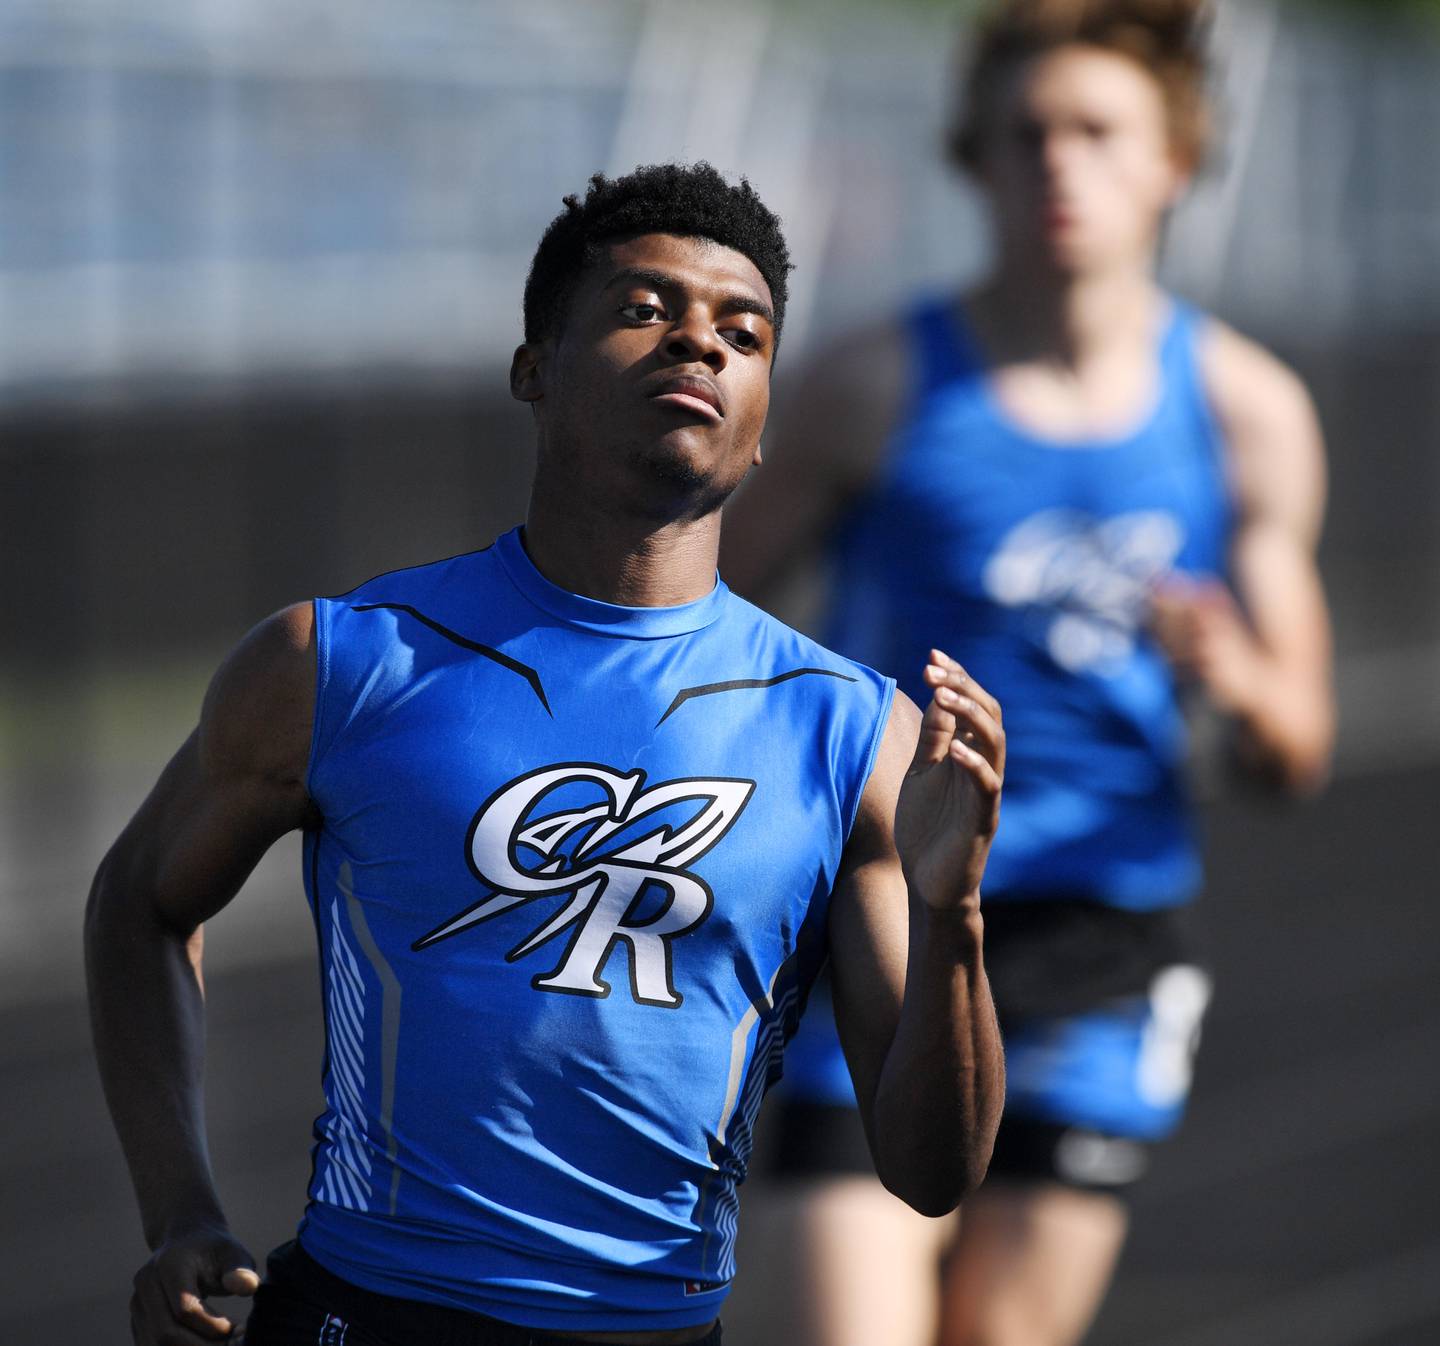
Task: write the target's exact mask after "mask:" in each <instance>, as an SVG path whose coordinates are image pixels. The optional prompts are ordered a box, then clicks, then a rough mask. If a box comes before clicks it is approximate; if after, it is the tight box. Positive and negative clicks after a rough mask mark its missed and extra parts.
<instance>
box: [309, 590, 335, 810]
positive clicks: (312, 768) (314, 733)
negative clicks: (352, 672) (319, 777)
mask: <svg viewBox="0 0 1440 1346" xmlns="http://www.w3.org/2000/svg"><path fill="white" fill-rule="evenodd" d="M311 608H312V611H313V612H314V626H315V715H314V719H313V721H312V723H311V726H310V756H309V758H308V759H307V760H306V763H305V792H306V794H308V795H309V796H310V798H311V799H314V798H315V772H316V769H317V768H318V766H319V764H320V759H321V757H322V756H323V755H324V751H325V746H326V745H328V741H329V735H328V733H327V732H326V730H327V728H328V725H327V717H326V708H327V698H326V692H327V691H328V690H329V686H330V600H329V599H325V598H314V599H311Z"/></svg>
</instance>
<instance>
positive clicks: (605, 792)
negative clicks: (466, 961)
mask: <svg viewBox="0 0 1440 1346" xmlns="http://www.w3.org/2000/svg"><path fill="white" fill-rule="evenodd" d="M754 790H755V782H754V781H748V780H727V779H720V780H674V781H665V782H663V783H662V784H659V785H652V786H650V788H649V789H646V788H645V773H644V772H643V771H639V770H636V771H629V772H620V771H613V770H611V769H610V768H609V767H607V766H601V765H599V764H597V763H595V762H563V763H560V764H558V765H556V766H548V767H541V768H540V769H539V770H538V771H531V772H528V773H527V774H525V775H523V776H521V777H519V778H518V779H516V780H513V781H511V782H510V783H509V784H508V785H502V786H501V787H500V789H498V790H497V791H496V792H495V793H494V794H493V795H491V796H490V798H489V799H488V800H486V802H485V803H484V804H483V805H482V806H481V808H480V811H479V812H478V813H476V815H475V818H474V821H473V822H471V824H470V831H469V835H468V836H467V838H466V858H467V860H468V861H469V864H470V869H471V871H472V872H473V873H474V875H475V877H476V878H477V879H479V880H480V882H481V883H482V884H484V885H485V886H486V887H487V888H488V889H490V892H489V894H488V895H487V896H485V897H482V898H481V899H480V900H479V901H478V902H475V903H473V904H472V905H471V906H469V907H467V908H465V910H464V911H462V912H460V913H459V914H458V915H456V916H453V917H451V918H450V919H449V920H448V921H445V922H444V923H443V924H442V925H439V926H436V928H435V929H434V930H432V931H430V933H429V934H427V935H423V936H421V938H420V939H418V940H416V941H415V943H414V944H413V945H412V946H411V947H412V948H414V949H417V950H419V949H424V948H428V947H429V946H430V945H432V944H436V943H438V942H439V941H440V940H442V939H449V938H450V937H451V936H452V935H458V934H459V933H460V932H461V931H462V930H468V929H469V928H470V927H471V926H472V925H479V924H480V923H481V922H482V921H489V920H493V919H494V918H495V917H496V916H500V915H503V914H504V913H505V912H507V911H510V910H512V909H513V908H515V907H518V906H521V905H522V904H525V903H530V902H535V901H537V900H539V899H541V898H550V897H560V896H564V897H566V898H567V900H566V901H565V902H564V903H562V904H561V905H560V907H559V909H558V910H554V911H551V912H550V913H549V914H548V915H547V917H546V919H545V920H544V921H542V922H541V924H539V925H538V926H536V927H535V928H534V929H533V930H532V931H531V932H530V934H528V935H527V936H526V937H525V938H524V939H523V940H521V941H520V943H519V944H517V945H515V947H514V948H512V949H511V950H510V952H509V953H507V954H506V955H505V959H506V961H507V962H511V963H513V962H515V961H516V960H517V959H519V958H523V957H525V956H526V954H529V953H533V952H534V951H535V950H536V949H538V948H539V947H540V946H541V945H542V944H544V943H546V941H548V940H550V939H553V938H554V937H555V936H556V935H558V934H560V933H561V932H562V931H564V930H570V931H571V935H570V941H569V943H568V944H567V945H566V948H565V953H564V956H563V957H562V958H561V959H560V962H559V963H558V964H557V966H556V967H555V968H553V969H552V970H551V971H549V972H544V973H540V974H538V975H536V976H535V977H533V978H531V982H530V984H531V985H532V986H534V987H536V988H537V989H538V990H542V991H561V992H564V993H567V994H569V995H586V996H595V997H604V996H608V995H609V994H610V984H609V983H608V982H606V981H603V980H602V979H601V973H602V972H603V971H604V969H605V964H606V962H607V961H608V960H609V958H610V955H611V954H612V953H613V952H614V950H615V948H616V947H617V946H618V945H620V944H622V943H623V944H624V945H625V946H626V948H627V950H628V952H629V955H630V959H629V961H630V988H631V991H632V993H633V994H634V997H635V999H636V1000H637V1001H638V1002H639V1003H640V1004H642V1005H664V1006H666V1007H667V1008H670V1009H674V1008H676V1007H678V1006H679V1004H680V1002H681V999H682V997H681V996H680V995H679V993H678V992H677V991H676V990H675V979H674V973H673V968H672V965H671V945H672V944H673V943H674V942H675V940H677V939H678V938H679V937H680V936H681V935H685V934H688V933H689V932H690V931H692V930H694V929H695V928H696V926H698V925H700V924H701V922H702V921H704V920H705V918H706V917H707V916H708V915H709V914H710V909H711V907H712V906H713V905H714V901H715V898H714V894H713V893H712V892H711V891H710V886H709V884H707V883H706V882H705V880H704V879H702V878H700V877H699V875H697V874H692V873H690V872H689V871H688V870H687V869H686V868H685V866H687V865H690V864H692V863H694V861H696V860H698V859H699V858H700V857H701V856H702V855H704V854H705V853H706V852H707V851H708V850H710V849H711V848H712V847H713V846H714V845H715V844H716V843H717V842H718V841H719V840H720V838H721V837H723V836H724V835H725V834H726V833H727V832H728V831H729V830H730V828H731V827H732V826H734V823H735V820H736V819H737V818H738V817H739V816H740V814H741V811H742V810H743V809H744V808H745V805H746V804H747V803H748V802H749V800H750V796H751V794H753V793H754Z"/></svg>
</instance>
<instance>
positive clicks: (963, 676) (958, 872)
mask: <svg viewBox="0 0 1440 1346" xmlns="http://www.w3.org/2000/svg"><path fill="white" fill-rule="evenodd" d="M924 676H925V684H926V686H928V687H930V688H931V689H932V696H931V698H930V704H929V705H928V706H927V707H926V708H925V717H924V719H923V720H922V721H921V723H920V740H919V742H918V743H917V744H916V745H915V757H914V759H913V760H912V761H911V763H910V769H909V771H907V772H906V773H905V782H904V784H903V785H902V786H901V787H900V801H899V804H898V805H897V807H896V810H895V841H896V845H897V846H898V848H899V851H900V858H901V861H902V862H903V863H904V866H905V875H906V879H907V880H908V882H909V883H910V886H911V889H912V891H915V892H917V893H918V894H919V896H920V897H922V898H923V899H924V901H925V902H926V903H927V904H928V905H929V906H931V907H936V908H941V909H950V910H960V909H963V908H966V907H978V905H979V901H980V876H981V875H982V874H983V873H984V871H985V859H986V857H987V856H988V855H989V853H990V842H991V840H992V839H993V838H994V836H995V828H996V826H997V825H998V824H999V821H1000V787H1001V783H1002V781H1003V779H1004V776H1005V731H1004V729H1003V728H1002V727H1001V723H1000V704H999V702H997V701H996V700H995V698H994V697H993V696H991V695H990V693H989V692H987V691H986V690H985V689H984V688H983V687H982V686H980V684H979V683H978V682H976V681H975V680H974V679H973V678H972V677H970V675H969V674H968V673H966V672H965V670H964V669H963V668H961V667H960V665H959V664H957V663H956V662H955V661H954V660H953V659H952V658H950V656H949V655H947V654H945V653H943V652H942V651H940V650H931V651H930V662H929V663H928V664H927V665H926V666H925V675H924Z"/></svg>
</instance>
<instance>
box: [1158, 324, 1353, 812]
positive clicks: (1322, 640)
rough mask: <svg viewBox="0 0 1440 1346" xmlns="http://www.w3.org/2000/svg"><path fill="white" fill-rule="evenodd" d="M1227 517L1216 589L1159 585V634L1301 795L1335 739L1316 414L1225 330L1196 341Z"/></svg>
mask: <svg viewBox="0 0 1440 1346" xmlns="http://www.w3.org/2000/svg"><path fill="white" fill-rule="evenodd" d="M1202 363H1203V371H1204V375H1205V380H1206V386H1207V390H1208V392H1209V395H1210V398H1211V401H1212V404H1213V405H1214V408H1215V412H1216V415H1217V417H1218V419H1219V421H1220V424H1221V428H1222V431H1223V433H1224V436H1225V440H1226V444H1227V448H1228V461H1227V466H1228V468H1229V475H1230V484H1231V490H1232V493H1233V496H1234V500H1235V506H1236V512H1237V518H1236V524H1235V531H1234V535H1233V539H1232V542H1231V550H1230V568H1231V580H1232V583H1233V585H1234V589H1235V593H1234V597H1233V599H1232V596H1231V594H1230V592H1229V591H1228V590H1227V589H1225V588H1224V587H1223V586H1221V585H1219V584H1215V585H1203V584H1202V585H1184V584H1180V585H1178V586H1167V587H1166V588H1164V589H1162V591H1161V592H1160V594H1159V595H1158V596H1157V603H1156V611H1155V617H1156V622H1155V626H1156V631H1157V633H1158V634H1159V636H1160V639H1161V641H1162V643H1163V644H1165V646H1166V648H1167V650H1168V652H1169V653H1170V655H1171V658H1172V659H1173V660H1174V661H1175V663H1176V665H1177V666H1178V667H1179V668H1180V669H1181V670H1182V671H1183V672H1185V673H1187V674H1189V675H1190V676H1192V677H1193V678H1195V679H1196V680H1197V681H1198V682H1200V684H1201V685H1202V686H1204V687H1205V689H1206V691H1207V692H1208V693H1209V695H1210V696H1211V698H1212V699H1213V700H1214V701H1215V702H1216V703H1217V705H1219V706H1220V707H1221V709H1223V710H1225V711H1227V712H1229V713H1230V714H1232V715H1234V716H1236V718H1237V719H1238V720H1239V722H1240V724H1241V725H1242V726H1243V728H1244V731H1245V734H1246V736H1247V739H1248V742H1249V746H1250V747H1251V749H1252V751H1253V755H1254V756H1255V757H1256V758H1258V765H1259V766H1261V767H1262V768H1263V769H1264V770H1266V771H1267V772H1268V773H1269V774H1272V775H1274V776H1276V777H1278V779H1279V780H1281V781H1282V782H1283V783H1284V784H1286V785H1287V786H1288V787H1289V788H1291V789H1293V790H1297V791H1304V790H1308V789H1312V788H1314V787H1315V786H1317V785H1319V784H1320V783H1321V781H1322V780H1323V779H1324V777H1325V774H1326V771H1327V769H1328V766H1329V761H1330V751H1331V747H1332V744H1333V740H1334V736H1335V703H1334V691H1333V687H1332V684H1331V636H1330V617H1329V612H1328V610H1327V607H1326V603H1325V594H1324V591H1323V589H1322V588H1321V584H1320V575H1319V571H1318V569H1317V567H1316V563H1315V549H1316V545H1317V542H1318V539H1319V534H1320V526H1321V520H1322V516H1323V513H1324V506H1325V455H1324V446H1323V443H1322V440H1321V435H1320V427H1319V423H1318V421H1317V419H1316V416H1315V410H1314V407H1313V406H1312V404H1311V401H1310V397H1309V395H1308V394H1307V392H1306V391H1305V388H1304V385H1303V384H1302V383H1301V382H1300V380H1299V379H1298V378H1297V377H1296V376H1295V375H1294V374H1293V373H1292V372H1291V371H1290V370H1289V369H1288V368H1286V367H1285V366H1284V365H1283V364H1281V363H1280V361H1278V360H1277V359H1275V357H1274V356H1272V355H1270V354H1269V353H1268V352H1266V351H1265V350H1263V349H1262V348H1261V347H1259V346H1257V345H1255V344H1254V343H1253V342H1251V341H1248V340H1246V339H1245V338H1244V337H1241V336H1239V335H1238V334H1237V333H1235V332H1233V331H1231V330H1230V329H1228V328H1226V327H1223V326H1221V325H1218V324H1217V325H1216V327H1215V329H1214V330H1213V331H1212V333H1211V335H1210V338H1209V339H1208V341H1207V342H1206V344H1205V346H1204V347H1202Z"/></svg>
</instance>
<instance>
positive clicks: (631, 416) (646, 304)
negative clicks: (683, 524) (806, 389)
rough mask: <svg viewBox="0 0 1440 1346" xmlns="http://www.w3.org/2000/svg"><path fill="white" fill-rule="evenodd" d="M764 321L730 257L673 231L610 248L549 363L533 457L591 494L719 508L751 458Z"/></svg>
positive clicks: (738, 263)
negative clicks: (542, 457)
mask: <svg viewBox="0 0 1440 1346" xmlns="http://www.w3.org/2000/svg"><path fill="white" fill-rule="evenodd" d="M772 314H773V310H772V305H771V297H770V289H769V286H767V285H766V283H765V281H764V278H763V277H762V276H761V275H760V272H759V270H758V269H757V268H756V266H755V264H754V263H753V262H751V261H750V259H749V258H748V257H746V256H745V255H744V254H743V253H740V252H736V251H735V250H734V249H732V248H726V247H722V246H721V245H719V244H717V243H712V242H710V241H709V240H706V239H697V238H681V237H677V236H675V235H673V234H644V235H641V236H640V237H638V238H633V239H628V240H626V241H624V242H619V243H613V244H611V245H610V246H609V247H608V248H607V249H606V251H605V255H604V257H603V258H602V259H601V261H600V262H598V263H597V264H596V265H595V266H593V267H591V268H590V270H589V271H588V272H587V273H586V275H585V276H584V277H583V278H582V280H581V282H580V284H579V285H578V286H577V288H576V291H575V294H574V295H573V297H572V299H571V303H570V307H569V310H568V313H567V316H566V319H565V323H564V326H563V329H562V330H561V332H560V333H559V335H558V336H557V337H556V338H555V340H554V343H553V346H552V348H551V350H550V353H549V357H548V361H546V363H547V364H548V369H546V370H545V372H544V399H543V401H542V402H541V404H540V405H541V415H542V418H543V421H544V435H543V439H542V445H543V446H544V448H543V449H542V454H545V453H549V452H550V451H551V450H553V455H552V463H551V464H550V466H553V467H556V468H560V469H561V470H562V471H565V472H567V473H570V474H573V475H574V478H575V484H576V485H579V486H580V487H581V488H582V489H585V490H586V491H588V492H589V493H590V494H591V498H593V499H600V500H613V499H614V498H615V492H617V491H618V492H619V493H620V496H621V500H622V501H623V502H624V503H626V504H628V505H633V506H634V507H635V508H638V509H640V510H642V511H645V510H647V509H652V508H653V509H654V510H656V511H659V512H670V511H674V510H676V509H680V510H681V511H682V512H683V511H685V510H691V511H693V512H694V513H696V514H703V513H708V512H709V511H710V510H712V509H714V508H716V507H718V506H719V504H720V503H722V502H723V500H724V498H725V496H726V495H728V494H729V493H730V491H732V490H733V489H734V488H735V487H736V486H737V485H738V484H739V483H740V480H741V479H742V478H743V477H744V475H745V473H746V471H747V470H748V469H749V467H750V465H751V463H752V462H754V461H755V459H756V454H757V452H758V449H759V444H760V432H761V430H762V429H763V427H764V424H765V414H766V411H767V409H768V407H769V401H770V363H771V359H772V356H773V353H774V344H775V337H774V326H773V316H772ZM545 466H546V465H545V464H543V463H542V470H543V469H544V467H545Z"/></svg>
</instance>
